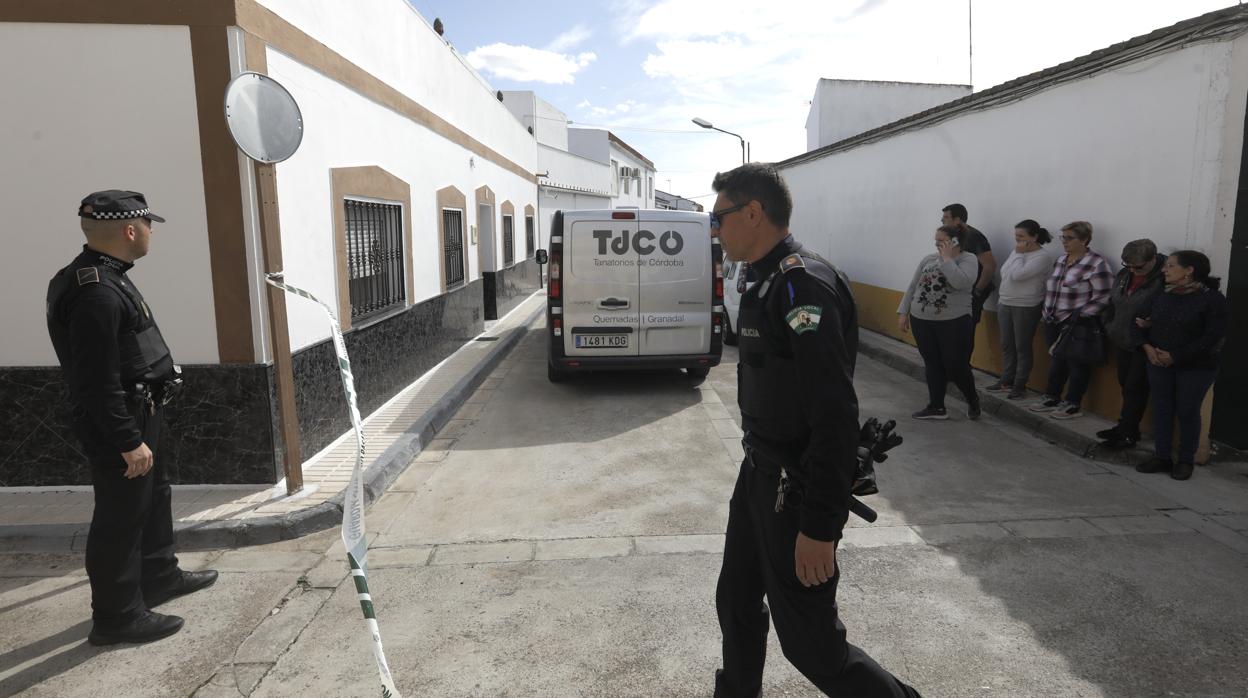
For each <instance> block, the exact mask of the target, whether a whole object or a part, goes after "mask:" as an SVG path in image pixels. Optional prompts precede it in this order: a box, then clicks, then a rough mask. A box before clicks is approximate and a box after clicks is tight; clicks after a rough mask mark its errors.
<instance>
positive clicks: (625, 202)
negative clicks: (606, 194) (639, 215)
mask: <svg viewBox="0 0 1248 698" xmlns="http://www.w3.org/2000/svg"><path fill="white" fill-rule="evenodd" d="M610 146H611V159H612V160H615V161H616V163H617V164H618V166H617V167H616V169H615V172H613V173H612V175H613V176H614V177H615V178H616V180H617V183H616V189H614V190H613V191H614V192H615V196H614V197H612V204H613V205H612V208H620V207H622V206H636V207H637V208H654V197H653V196H651V194H650V189H649V187H648V186H647V178H649V181H650V182H653V181H654V169H653V168H651V167H650V166H649V165H647V164H646V163H644V162H642V161H641V160H640V159H639V158H638V157H636V156H635V155H633V154H632V153H630V152H628V151H627V150H624V149H623V148H621V147H619V146H618V145H616V144H615V143H610ZM621 167H633V168H636V169H637V170H639V171H640V173H641V176H640V177H639V178H628V179H631V181H630V182H629V183H628V191H627V192H626V191H625V189H624V183H625V178H621V177H620V169H619V168H621Z"/></svg>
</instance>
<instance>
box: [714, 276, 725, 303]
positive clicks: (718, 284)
mask: <svg viewBox="0 0 1248 698" xmlns="http://www.w3.org/2000/svg"><path fill="white" fill-rule="evenodd" d="M715 300H717V301H720V302H723V300H724V279H723V277H716V279H715Z"/></svg>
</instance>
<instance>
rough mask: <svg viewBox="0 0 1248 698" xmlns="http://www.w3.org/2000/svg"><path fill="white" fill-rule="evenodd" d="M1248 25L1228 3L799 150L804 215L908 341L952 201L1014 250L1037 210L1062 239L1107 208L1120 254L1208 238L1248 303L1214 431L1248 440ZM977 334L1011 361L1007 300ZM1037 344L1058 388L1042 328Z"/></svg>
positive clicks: (804, 223)
mask: <svg viewBox="0 0 1248 698" xmlns="http://www.w3.org/2000/svg"><path fill="white" fill-rule="evenodd" d="M1245 32H1248V8H1243V7H1232V8H1228V9H1227V10H1223V11H1221V12H1216V13H1211V14H1209V15H1205V16H1203V17H1201V18H1196V19H1193V20H1189V21H1187V22H1184V23H1180V24H1178V25H1175V26H1174V27H1169V28H1166V29H1161V30H1158V31H1156V32H1153V33H1152V34H1149V35H1147V36H1143V37H1138V38H1136V39H1133V40H1131V41H1128V42H1124V43H1123V44H1119V45H1116V46H1112V47H1109V48H1108V49H1105V50H1102V51H1098V52H1097V53H1095V54H1091V55H1089V56H1085V57H1083V58H1080V59H1076V60H1074V61H1071V62H1069V63H1066V64H1063V65H1061V66H1057V67H1054V68H1051V69H1049V70H1045V71H1042V72H1040V73H1036V74H1034V75H1030V76H1027V77H1024V78H1020V79H1018V80H1014V81H1011V82H1009V83H1006V84H1004V85H1001V86H999V87H996V88H993V89H990V90H986V91H984V92H980V93H976V94H974V95H972V96H971V97H969V98H963V99H960V100H957V101H955V102H952V103H950V104H946V105H944V106H942V107H939V108H936V109H931V110H928V111H926V112H923V113H920V114H916V115H914V116H911V117H909V118H906V119H903V120H901V121H897V122H894V123H892V124H891V125H890V126H889V127H887V128H883V129H876V130H874V131H870V132H868V133H866V134H862V135H860V136H857V137H853V138H849V139H847V140H846V139H842V140H840V141H839V142H837V143H835V144H834V145H832V146H828V147H825V148H822V149H819V150H815V151H813V152H810V153H807V154H805V155H800V156H797V157H794V158H791V159H789V160H785V161H783V162H781V163H779V166H780V168H781V171H782V173H783V174H784V177H785V179H786V181H787V182H788V184H789V187H790V188H791V189H792V192H793V198H794V203H795V207H794V212H793V219H792V229H793V231H794V233H795V234H796V235H797V236H798V237H799V239H801V240H802V241H803V242H804V243H806V244H807V245H808V246H810V247H811V248H813V249H814V250H815V251H817V252H818V253H820V254H822V255H825V256H827V258H828V259H830V260H831V261H833V262H834V263H835V264H837V265H838V266H839V267H841V268H842V269H844V270H845V271H846V273H847V274H848V275H849V276H850V278H851V279H853V281H854V288H855V294H856V296H857V299H858V302H859V306H860V317H861V323H862V325H863V326H865V327H868V328H870V329H873V330H875V331H877V332H882V333H885V334H889V335H892V336H895V337H899V338H902V339H907V340H908V337H903V336H901V335H900V334H899V333H898V332H897V329H896V309H897V305H898V302H899V300H900V298H901V295H902V291H903V289H904V288H905V285H906V284H907V283H908V282H909V280H910V278H911V275H912V274H913V271H914V265H915V264H917V263H918V260H919V259H920V258H921V257H922V256H923V255H924V254H926V253H927V252H928V251H930V248H931V236H932V234H933V233H934V231H935V229H936V228H937V227H938V225H939V220H940V215H941V208H942V207H944V206H945V205H947V204H950V203H954V202H958V203H962V204H964V205H966V206H967V208H968V209H969V211H970V220H969V223H970V224H971V225H973V226H975V227H977V228H978V229H979V230H981V231H983V233H984V234H985V235H986V236H987V237H988V240H989V242H990V243H991V244H992V248H993V252H994V254H995V255H996V258H997V260H998V263H1000V262H1004V261H1005V259H1006V257H1007V256H1008V255H1009V253H1010V251H1011V249H1012V248H1013V230H1014V225H1015V224H1016V223H1018V222H1019V221H1021V220H1023V219H1026V218H1031V219H1035V220H1037V221H1039V222H1040V224H1041V225H1043V226H1044V227H1046V228H1047V229H1048V230H1049V231H1050V232H1052V233H1053V235H1054V237H1056V236H1057V234H1058V231H1059V229H1060V228H1061V226H1063V225H1065V224H1066V223H1069V222H1071V221H1075V220H1087V221H1090V222H1091V223H1092V224H1093V226H1094V228H1095V233H1094V237H1093V240H1092V247H1093V249H1095V250H1097V251H1099V252H1101V253H1102V254H1104V255H1105V256H1106V257H1108V258H1109V259H1110V261H1111V263H1113V264H1114V265H1115V268H1116V265H1117V263H1118V261H1119V253H1120V251H1121V249H1122V247H1123V245H1124V244H1125V243H1127V242H1128V241H1131V240H1134V239H1137V238H1142V237H1147V238H1151V239H1152V240H1154V241H1155V242H1156V243H1157V246H1158V248H1159V249H1160V250H1161V251H1162V252H1169V251H1173V250H1176V249H1184V248H1190V249H1197V250H1200V251H1203V252H1204V253H1205V254H1207V255H1208V256H1209V257H1210V259H1211V260H1212V263H1213V271H1214V274H1215V275H1217V276H1220V277H1222V279H1223V281H1224V284H1225V285H1224V289H1225V290H1226V291H1227V293H1228V298H1229V299H1230V301H1231V308H1232V323H1231V325H1232V327H1231V334H1230V336H1229V337H1228V342H1227V345H1226V349H1225V350H1224V351H1223V358H1224V360H1223V363H1222V368H1221V371H1220V374H1219V378H1218V383H1217V385H1216V386H1215V397H1214V401H1213V409H1212V417H1213V418H1212V422H1213V435H1214V437H1215V438H1219V439H1222V440H1224V441H1226V442H1228V443H1232V444H1236V445H1237V446H1239V447H1241V448H1242V447H1244V446H1248V444H1245V443H1244V437H1243V435H1242V424H1244V423H1245V421H1248V402H1246V398H1245V396H1248V370H1246V369H1248V365H1246V364H1245V362H1243V361H1242V359H1240V358H1239V357H1242V356H1243V355H1244V352H1245V351H1248V334H1246V333H1245V329H1244V327H1245V321H1246V320H1248V316H1246V315H1245V310H1246V309H1245V305H1248V200H1246V199H1245V196H1244V195H1242V194H1243V192H1244V191H1245V189H1248V175H1245V173H1244V170H1243V160H1244V142H1245V128H1246V123H1245V98H1246V96H1248V35H1246V34H1245ZM1161 95H1164V96H1165V98H1164V99H1160V98H1159V96H1161ZM1049 250H1050V253H1051V254H1053V255H1054V256H1056V255H1057V254H1059V253H1060V246H1059V245H1058V244H1057V243H1056V242H1055V243H1053V244H1051V245H1049ZM993 307H994V305H993V303H992V302H991V301H990V305H989V308H990V309H991V308H993ZM978 333H979V334H978V340H977V342H976V351H975V356H974V359H973V362H974V363H975V364H976V365H977V366H980V367H982V368H985V369H988V370H991V371H997V370H998V369H999V367H1000V356H999V346H1000V345H999V342H998V340H997V326H996V320H995V314H994V313H992V312H988V313H986V318H985V321H984V322H981V323H980V326H979V328H978ZM1037 356H1038V363H1039V364H1040V365H1038V366H1037V367H1036V369H1035V370H1034V372H1033V374H1032V386H1033V387H1043V380H1044V376H1045V370H1046V366H1047V357H1046V355H1045V353H1044V348H1043V347H1041V346H1039V341H1038V342H1037ZM1119 401H1120V393H1119V390H1118V386H1117V383H1116V381H1115V379H1114V375H1113V370H1112V366H1111V367H1106V368H1102V369H1099V370H1098V371H1097V372H1096V375H1095V376H1094V380H1093V386H1092V390H1091V392H1090V394H1089V398H1088V401H1087V402H1085V406H1089V407H1090V408H1091V409H1092V410H1093V411H1096V412H1099V413H1101V414H1103V415H1106V416H1109V417H1116V416H1117V410H1118V409H1119Z"/></svg>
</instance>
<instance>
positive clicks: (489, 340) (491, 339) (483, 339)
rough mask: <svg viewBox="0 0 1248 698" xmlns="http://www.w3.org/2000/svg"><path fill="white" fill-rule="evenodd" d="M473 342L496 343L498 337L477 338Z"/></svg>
mask: <svg viewBox="0 0 1248 698" xmlns="http://www.w3.org/2000/svg"><path fill="white" fill-rule="evenodd" d="M473 341H474V342H497V341H498V337H477V338H476V339H474V340H473Z"/></svg>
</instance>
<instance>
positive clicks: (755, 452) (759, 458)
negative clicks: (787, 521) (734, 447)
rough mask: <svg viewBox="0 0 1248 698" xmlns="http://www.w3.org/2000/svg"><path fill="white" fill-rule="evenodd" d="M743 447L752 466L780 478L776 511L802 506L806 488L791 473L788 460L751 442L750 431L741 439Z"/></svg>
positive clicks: (746, 458) (763, 472)
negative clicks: (787, 463)
mask: <svg viewBox="0 0 1248 698" xmlns="http://www.w3.org/2000/svg"><path fill="white" fill-rule="evenodd" d="M741 447H742V448H743V449H744V450H745V460H746V462H748V463H749V464H750V467H751V468H753V469H754V470H756V471H758V472H760V473H762V474H764V475H767V476H769V477H777V476H778V477H779V478H780V481H779V483H778V484H777V485H776V506H775V510H776V513H777V514H779V513H780V512H782V511H784V509H785V507H786V506H787V507H790V508H794V509H795V508H798V507H800V506H801V504H802V494H803V492H804V491H805V488H804V487H803V486H802V482H801V480H798V479H797V478H795V477H793V476H792V475H791V474H790V472H789V468H788V465H786V461H785V460H784V459H781V458H777V457H776V456H774V455H772V454H770V453H768V452H767V451H764V450H762V449H760V448H758V446H756V445H754V444H752V443H750V434H749V432H746V434H745V438H743V439H741Z"/></svg>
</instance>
